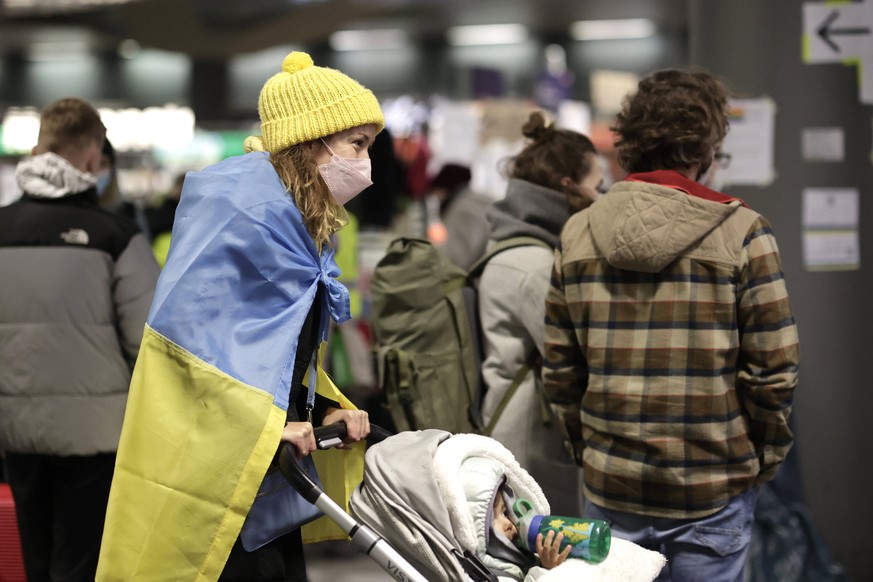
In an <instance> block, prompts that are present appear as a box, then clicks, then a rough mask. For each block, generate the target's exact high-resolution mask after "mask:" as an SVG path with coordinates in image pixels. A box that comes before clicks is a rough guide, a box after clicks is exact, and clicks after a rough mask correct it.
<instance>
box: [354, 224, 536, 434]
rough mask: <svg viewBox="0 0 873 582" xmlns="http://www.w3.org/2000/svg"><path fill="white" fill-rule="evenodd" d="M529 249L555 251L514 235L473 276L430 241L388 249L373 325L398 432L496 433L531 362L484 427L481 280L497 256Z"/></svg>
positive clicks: (376, 288)
mask: <svg viewBox="0 0 873 582" xmlns="http://www.w3.org/2000/svg"><path fill="white" fill-rule="evenodd" d="M529 245H536V246H542V247H545V248H550V247H548V245H547V244H546V243H544V242H542V241H540V240H539V239H535V238H531V237H513V238H509V239H506V240H503V241H500V242H499V243H496V244H494V245H493V246H492V247H491V248H490V249H489V250H488V252H487V253H486V254H485V256H484V257H482V258H480V259H479V260H478V261H477V262H476V264H475V265H473V267H471V268H470V270H469V271H464V270H463V269H461V268H460V267H457V266H456V265H454V264H452V263H451V262H450V261H449V260H448V258H446V257H445V256H444V255H443V254H442V253H441V252H440V251H439V250H438V249H437V248H436V247H435V246H434V245H432V244H431V243H430V242H429V241H427V240H422V239H414V238H399V239H396V240H394V241H393V242H392V243H391V244H390V245H389V247H388V250H387V252H386V254H385V256H384V257H383V258H382V260H381V261H379V264H378V265H376V268H375V270H374V271H373V276H372V278H371V280H370V292H371V294H372V296H373V312H372V315H371V326H372V329H373V336H374V339H375V342H376V354H377V369H378V372H379V385H380V387H381V389H382V391H383V393H384V395H385V398H386V400H387V405H388V409H389V411H390V413H391V417H392V420H393V421H394V424H395V426H396V428H397V429H398V430H400V431H405V430H421V429H427V428H437V429H441V430H445V431H448V432H453V433H471V432H479V433H484V434H488V433H489V432H490V431H491V429H492V428H493V426H494V424H495V423H496V421H497V418H498V417H499V415H500V412H501V411H502V410H503V408H504V407H505V405H506V402H507V401H508V400H509V399H510V398H511V397H512V395H513V393H514V392H515V388H517V387H518V385H519V383H520V382H521V381H522V380H523V379H524V377H525V375H527V373H528V371H529V370H530V365H529V364H526V365H525V366H524V367H523V368H522V369H521V370H519V371H518V374H517V375H516V380H515V382H514V383H513V386H512V387H511V388H510V389H509V391H508V392H507V395H506V397H505V398H504V401H503V402H502V403H501V405H500V406H499V407H498V409H497V412H496V413H495V415H494V418H492V420H491V423H490V424H489V425H488V426H485V425H484V423H483V422H482V417H481V413H480V406H481V401H482V397H483V394H484V385H483V381H482V377H481V364H482V359H483V357H484V354H483V353H482V338H481V326H480V322H479V306H478V292H477V289H476V283H477V281H478V278H479V276H480V275H481V274H482V271H483V270H484V268H485V265H486V264H487V263H488V261H489V260H490V259H491V258H492V257H494V256H495V255H496V254H498V253H500V252H503V251H505V250H508V249H511V248H515V247H520V246H529Z"/></svg>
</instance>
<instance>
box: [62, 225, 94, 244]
mask: <svg viewBox="0 0 873 582" xmlns="http://www.w3.org/2000/svg"><path fill="white" fill-rule="evenodd" d="M61 238H62V239H63V240H64V242H67V243H70V244H72V245H86V244H88V241H89V240H90V239H89V238H88V233H87V232H85V231H84V230H82V229H81V228H71V229H70V230H68V231H67V232H62V233H61Z"/></svg>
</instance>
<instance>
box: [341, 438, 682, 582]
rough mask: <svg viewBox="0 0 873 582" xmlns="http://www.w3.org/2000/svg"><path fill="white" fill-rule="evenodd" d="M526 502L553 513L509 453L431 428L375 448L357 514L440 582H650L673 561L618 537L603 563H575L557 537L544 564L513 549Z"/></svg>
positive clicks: (353, 504) (546, 543)
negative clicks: (516, 514) (518, 502)
mask: <svg viewBox="0 0 873 582" xmlns="http://www.w3.org/2000/svg"><path fill="white" fill-rule="evenodd" d="M518 498H523V499H525V500H527V502H528V503H529V504H530V507H531V508H532V510H533V511H535V512H536V513H539V514H549V513H550V508H549V504H548V501H547V500H546V499H545V496H544V495H543V492H542V489H541V488H540V487H539V485H538V484H537V483H536V482H535V481H534V480H533V478H532V477H531V476H530V475H529V474H528V473H527V471H525V470H524V469H523V468H522V467H521V466H520V465H519V464H518V462H517V461H516V460H515V458H514V457H513V455H512V453H510V452H509V451H508V450H507V449H506V448H505V447H504V446H503V445H501V444H500V443H498V442H497V441H495V440H494V439H490V438H488V437H484V436H480V435H473V434H457V435H452V434H451V433H448V432H445V431H441V430H436V429H429V430H423V431H408V432H401V433H399V434H397V435H394V436H392V437H390V438H388V439H386V440H384V441H383V442H381V443H378V444H376V445H373V446H371V447H370V448H369V449H368V450H367V454H366V458H365V463H364V481H363V483H361V485H360V486H359V487H358V488H357V489H355V491H354V492H353V493H352V496H351V500H350V510H351V514H352V516H353V517H355V518H356V519H358V520H359V521H361V522H363V523H365V524H367V525H368V526H369V527H370V528H372V529H373V530H374V531H375V532H376V533H377V534H379V535H381V536H382V537H383V538H384V539H386V540H387V541H388V542H389V543H390V544H391V545H392V546H393V547H394V548H395V549H396V550H397V551H398V552H399V553H400V554H401V555H403V556H404V557H405V558H406V559H407V560H408V561H409V562H410V563H411V564H412V565H413V566H414V567H415V568H416V569H417V570H418V571H419V572H420V573H421V574H422V575H423V576H424V577H425V578H427V579H428V580H433V581H436V580H441V581H447V582H451V581H467V580H474V581H480V580H481V581H492V582H493V581H497V580H499V581H500V582H510V581H515V580H519V581H520V580H524V581H526V582H528V581H532V580H537V581H538V582H556V581H561V580H580V581H589V580H591V581H604V582H605V581H617V580H622V581H627V582H637V581H639V582H651V581H652V580H654V579H655V577H656V576H657V575H658V573H659V572H660V570H661V568H662V567H663V565H664V563H665V559H664V557H663V556H662V555H661V554H659V553H657V552H652V551H649V550H646V549H644V548H641V547H640V546H637V545H635V544H633V543H631V542H627V541H625V540H619V539H613V543H612V547H611V549H610V552H609V555H608V556H607V558H606V559H605V560H604V561H603V562H601V563H599V564H590V563H588V562H584V561H582V560H577V559H573V558H570V559H567V555H566V550H565V553H564V554H563V555H562V554H561V553H559V552H558V551H557V549H558V547H559V544H560V540H559V539H558V538H557V537H552V538H551V539H549V538H546V539H545V540H541V545H540V546H539V547H538V554H539V560H537V557H536V556H534V555H533V554H532V553H530V552H527V551H524V550H521V549H520V548H518V547H517V545H516V544H515V543H513V539H512V538H513V537H514V536H517V531H515V532H513V528H514V527H515V526H514V520H513V519H512V517H511V515H510V514H509V513H508V512H506V513H505V511H506V510H505V508H506V507H511V506H512V504H513V500H514V499H518ZM495 506H496V507H498V508H499V512H498V514H497V515H496V516H495ZM504 519H505V520H506V521H508V522H509V524H508V525H507V523H506V522H505V521H504ZM549 568H551V569H549Z"/></svg>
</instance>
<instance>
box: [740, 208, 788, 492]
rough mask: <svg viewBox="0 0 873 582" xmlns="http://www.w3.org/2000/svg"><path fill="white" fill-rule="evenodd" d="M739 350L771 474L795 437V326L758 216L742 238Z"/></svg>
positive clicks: (753, 421)
mask: <svg viewBox="0 0 873 582" xmlns="http://www.w3.org/2000/svg"><path fill="white" fill-rule="evenodd" d="M737 316H738V318H737V322H738V331H739V337H740V353H739V357H738V361H737V392H738V394H739V395H740V398H741V400H742V402H743V406H744V408H745V410H746V413H747V415H748V418H749V434H750V436H751V439H752V442H753V443H754V445H755V449H756V452H757V454H758V458H759V461H760V465H761V469H760V473H759V475H758V479H757V481H758V483H762V482H765V481H768V480H770V479H772V478H773V477H774V476H775V474H776V470H777V469H778V466H779V464H780V463H781V462H782V461H783V460H784V459H785V456H786V455H787V454H788V451H789V449H790V448H791V445H792V442H793V435H792V434H791V430H790V429H789V428H788V416H789V414H790V412H791V405H792V401H793V395H794V389H795V387H796V386H797V380H798V377H797V373H798V366H799V344H798V337H797V327H796V324H795V320H794V315H793V313H792V311H791V306H790V305H789V302H788V291H787V289H786V286H785V279H784V277H783V273H782V266H781V262H780V259H779V250H778V248H777V246H776V239H775V238H774V236H773V233H772V231H771V228H770V225H769V224H768V223H767V221H766V220H765V219H763V218H759V219H758V220H756V221H755V223H754V224H753V225H752V226H751V228H750V230H749V232H748V234H747V235H746V237H745V240H744V243H743V252H742V258H741V261H740V268H739V279H738V282H737Z"/></svg>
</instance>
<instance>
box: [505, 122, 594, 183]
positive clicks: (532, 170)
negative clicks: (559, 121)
mask: <svg viewBox="0 0 873 582" xmlns="http://www.w3.org/2000/svg"><path fill="white" fill-rule="evenodd" d="M521 133H522V134H523V135H524V136H525V137H526V138H528V139H529V140H530V143H529V144H528V145H527V146H526V147H525V148H524V149H523V150H522V151H521V152H520V153H519V154H518V155H517V156H515V158H514V159H513V160H512V162H511V168H510V171H509V175H510V177H511V178H517V179H519V180H525V181H527V182H532V183H534V184H537V185H539V186H543V187H545V188H550V189H552V190H557V191H558V192H564V193H565V194H574V192H572V191H569V190H568V189H567V188H566V187H565V186H564V185H563V184H561V179H562V178H565V177H570V178H571V179H572V180H573V181H574V182H578V181H579V180H581V179H582V178H584V177H585V176H587V175H588V173H589V172H590V171H591V166H592V163H593V160H594V157H593V156H589V155H587V154H594V155H595V156H596V155H597V149H595V147H594V144H593V143H592V142H591V140H590V139H588V138H587V137H585V136H584V135H582V134H581V133H578V132H575V131H571V130H569V129H558V128H556V127H555V126H554V124H549V125H546V118H545V116H544V115H543V114H542V113H541V112H539V111H534V112H533V113H531V114H530V117H528V120H527V122H526V123H525V124H524V125H523V126H522V128H521Z"/></svg>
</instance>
